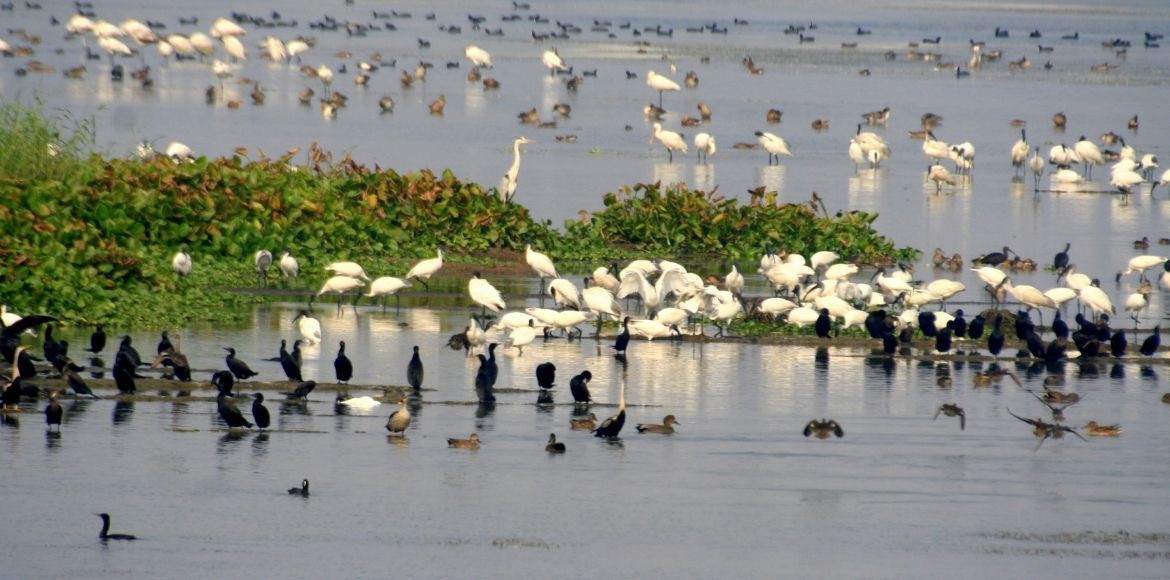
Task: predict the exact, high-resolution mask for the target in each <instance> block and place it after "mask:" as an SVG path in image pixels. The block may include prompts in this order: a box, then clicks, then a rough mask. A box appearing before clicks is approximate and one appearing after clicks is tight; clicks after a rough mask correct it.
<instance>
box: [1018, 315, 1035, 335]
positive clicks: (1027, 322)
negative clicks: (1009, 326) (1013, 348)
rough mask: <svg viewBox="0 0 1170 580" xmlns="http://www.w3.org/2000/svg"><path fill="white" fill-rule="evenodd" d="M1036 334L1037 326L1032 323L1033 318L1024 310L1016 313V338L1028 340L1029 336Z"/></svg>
mask: <svg viewBox="0 0 1170 580" xmlns="http://www.w3.org/2000/svg"><path fill="white" fill-rule="evenodd" d="M1035 333H1036V324H1035V323H1034V322H1032V317H1031V316H1029V315H1028V313H1027V312H1025V311H1023V310H1020V311H1019V312H1016V338H1018V339H1020V340H1028V335H1029V334H1035Z"/></svg>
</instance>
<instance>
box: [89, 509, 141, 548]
mask: <svg viewBox="0 0 1170 580" xmlns="http://www.w3.org/2000/svg"><path fill="white" fill-rule="evenodd" d="M97 516H98V517H99V518H101V519H102V531H101V532H100V533H98V537H99V538H101V539H102V541H103V542H104V541H106V540H137V539H138V536H134V535H131V534H111V533H110V514H97Z"/></svg>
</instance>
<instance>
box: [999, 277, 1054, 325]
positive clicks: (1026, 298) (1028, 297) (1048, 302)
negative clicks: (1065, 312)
mask: <svg viewBox="0 0 1170 580" xmlns="http://www.w3.org/2000/svg"><path fill="white" fill-rule="evenodd" d="M1000 284H1001V285H1003V288H1004V290H1007V291H1008V293H1009V294H1011V295H1012V298H1015V299H1016V301H1017V302H1019V303H1020V304H1023V305H1025V306H1027V310H1028V311H1031V310H1032V309H1035V310H1036V312H1037V313H1039V315H1040V323H1041V324H1043V323H1044V314H1043V313H1042V312H1041V311H1040V308H1051V309H1053V310H1056V308H1057V304H1056V302H1055V301H1054V300H1053V299H1052V298H1050V297H1048V296H1047V295H1045V294H1044V293H1043V292H1041V291H1040V290H1039V289H1038V288H1036V287H1035V286H1027V285H1024V286H1016V285H1014V284H1012V279H1011V278H1004V279H1003V282H1000Z"/></svg>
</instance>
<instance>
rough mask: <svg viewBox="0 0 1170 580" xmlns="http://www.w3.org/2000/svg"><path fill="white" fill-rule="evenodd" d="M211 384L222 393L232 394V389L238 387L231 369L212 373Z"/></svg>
mask: <svg viewBox="0 0 1170 580" xmlns="http://www.w3.org/2000/svg"><path fill="white" fill-rule="evenodd" d="M211 384H212V386H214V387H215V390H216V391H219V393H220V394H221V395H227V396H229V397H230V396H232V389H234V388H236V379H235V377H234V376H233V375H232V372H231V371H216V372H215V373H214V374H212V375H211Z"/></svg>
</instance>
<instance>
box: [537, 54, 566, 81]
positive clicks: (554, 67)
mask: <svg viewBox="0 0 1170 580" xmlns="http://www.w3.org/2000/svg"><path fill="white" fill-rule="evenodd" d="M540 60H541V62H543V63H544V66H546V67H548V74H549V76H553V75H555V74H557V71H562V70H568V68H567V67H565V61H564V60H562V59H561V55H560V54H559V53H558V52H557V49H555V48H554V49H551V50H546V51H544V54H542V55H540Z"/></svg>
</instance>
